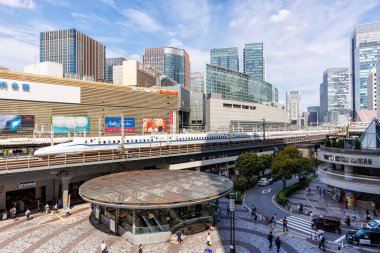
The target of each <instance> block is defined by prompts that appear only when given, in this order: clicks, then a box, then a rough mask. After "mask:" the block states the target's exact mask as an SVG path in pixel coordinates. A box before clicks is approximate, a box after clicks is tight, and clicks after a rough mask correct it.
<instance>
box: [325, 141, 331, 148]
mask: <svg viewBox="0 0 380 253" xmlns="http://www.w3.org/2000/svg"><path fill="white" fill-rule="evenodd" d="M325 146H326V147H328V148H329V147H331V140H330V139H326V140H325Z"/></svg>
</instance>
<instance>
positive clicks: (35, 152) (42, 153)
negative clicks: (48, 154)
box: [34, 148, 45, 156]
mask: <svg viewBox="0 0 380 253" xmlns="http://www.w3.org/2000/svg"><path fill="white" fill-rule="evenodd" d="M44 150H45V148H40V149H37V150H36V151H34V156H44Z"/></svg>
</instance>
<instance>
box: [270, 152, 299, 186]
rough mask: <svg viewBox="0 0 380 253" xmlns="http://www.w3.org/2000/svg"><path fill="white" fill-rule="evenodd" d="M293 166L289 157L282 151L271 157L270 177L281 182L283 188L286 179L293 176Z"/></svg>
mask: <svg viewBox="0 0 380 253" xmlns="http://www.w3.org/2000/svg"><path fill="white" fill-rule="evenodd" d="M293 166H294V165H293V164H292V162H291V158H290V157H288V156H287V155H285V154H284V153H283V152H280V153H278V154H277V155H276V156H275V157H274V158H273V162H272V177H274V178H275V179H277V180H281V181H282V182H283V184H284V186H283V189H285V187H286V180H289V179H291V178H292V176H293Z"/></svg>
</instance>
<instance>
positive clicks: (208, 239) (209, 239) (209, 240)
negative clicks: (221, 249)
mask: <svg viewBox="0 0 380 253" xmlns="http://www.w3.org/2000/svg"><path fill="white" fill-rule="evenodd" d="M207 246H211V235H210V232H208V234H207Z"/></svg>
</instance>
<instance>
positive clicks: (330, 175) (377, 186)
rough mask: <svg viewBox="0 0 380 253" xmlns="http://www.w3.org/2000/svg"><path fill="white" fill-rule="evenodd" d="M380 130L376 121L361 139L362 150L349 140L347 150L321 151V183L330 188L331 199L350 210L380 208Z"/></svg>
mask: <svg viewBox="0 0 380 253" xmlns="http://www.w3.org/2000/svg"><path fill="white" fill-rule="evenodd" d="M379 133H380V126H379V122H378V121H377V120H373V121H372V122H371V124H370V125H369V126H368V128H367V129H366V131H365V132H364V133H363V135H362V136H361V137H360V141H361V148H360V149H355V148H354V146H353V145H352V143H353V142H351V143H350V142H349V141H348V140H346V143H345V148H333V147H321V148H320V149H319V150H318V159H319V160H320V161H323V162H325V164H323V165H321V166H319V168H318V175H319V177H318V178H319V180H320V181H321V182H323V183H326V184H328V185H329V193H330V196H331V197H332V198H333V199H335V200H337V201H343V202H344V203H345V204H347V206H348V207H362V208H365V209H373V208H375V207H376V208H379V207H380V149H379V148H380V140H379V136H380V135H379Z"/></svg>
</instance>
